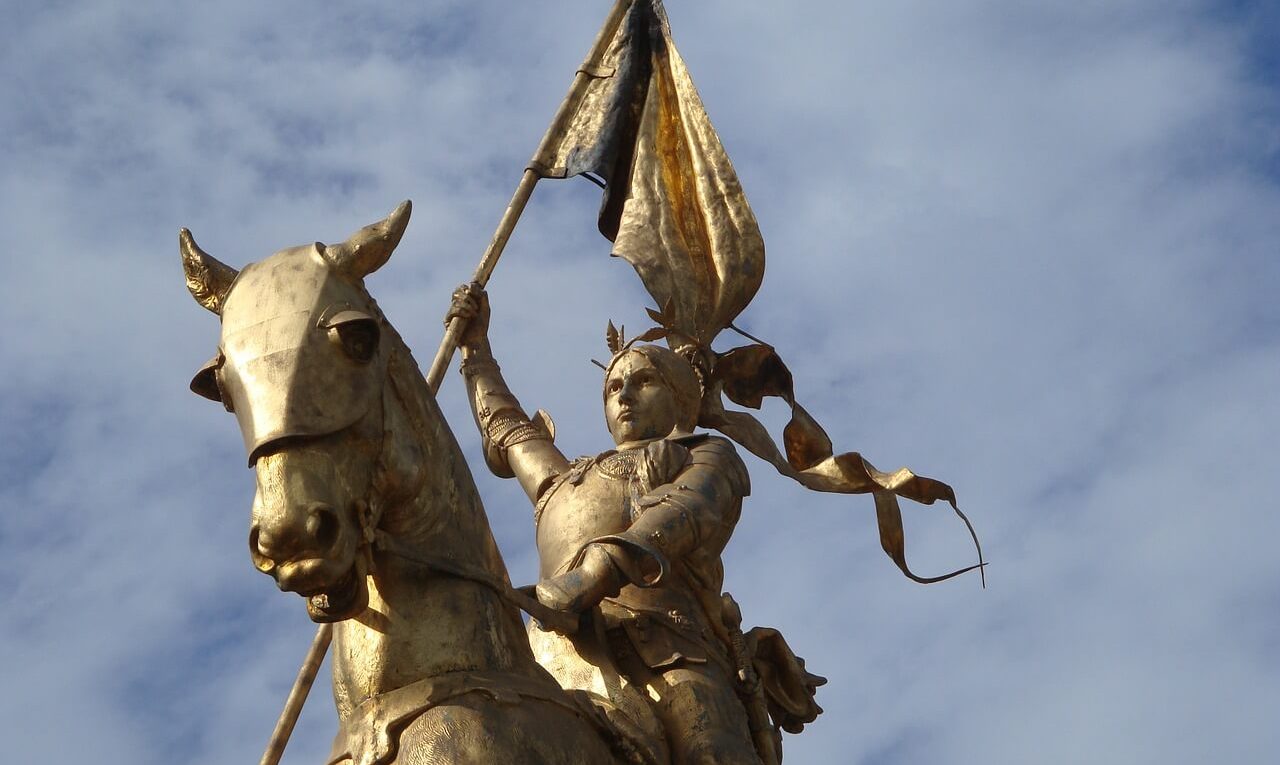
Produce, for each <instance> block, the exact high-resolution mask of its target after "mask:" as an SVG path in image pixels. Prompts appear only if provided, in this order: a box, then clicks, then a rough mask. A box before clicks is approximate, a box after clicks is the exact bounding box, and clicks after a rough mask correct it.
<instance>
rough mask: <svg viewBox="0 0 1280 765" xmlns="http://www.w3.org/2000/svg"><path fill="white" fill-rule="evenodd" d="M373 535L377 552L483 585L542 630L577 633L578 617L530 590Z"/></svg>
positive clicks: (384, 534)
mask: <svg viewBox="0 0 1280 765" xmlns="http://www.w3.org/2000/svg"><path fill="white" fill-rule="evenodd" d="M375 535H376V539H375V542H374V544H375V545H376V546H377V548H378V549H380V550H382V551H383V552H385V553H387V554H389V555H394V556H396V557H397V558H401V559H403V560H406V561H409V562H410V563H415V564H417V565H419V566H421V567H422V568H424V569H426V570H428V571H430V572H432V573H435V574H443V575H445V576H450V577H453V578H455V579H463V580H466V581H468V582H474V583H476V584H479V585H482V586H484V587H486V588H488V589H490V590H492V591H493V592H495V593H497V595H498V596H499V597H500V598H502V599H503V600H505V601H506V602H507V603H508V604H510V605H512V606H515V607H516V608H518V609H520V610H521V611H524V612H525V613H527V614H529V616H532V617H533V618H534V619H536V620H537V621H538V622H539V623H540V624H541V625H542V626H543V627H546V628H550V629H552V630H555V631H556V632H559V633H560V634H562V635H573V634H575V633H576V632H577V631H578V622H579V619H578V616H577V614H571V613H567V612H565V611H557V610H556V609H554V608H551V607H549V606H545V605H543V604H542V603H540V602H538V599H537V598H536V597H534V596H533V595H532V594H531V593H530V590H532V588H531V587H529V588H520V589H517V588H515V587H512V586H511V585H509V584H507V583H506V582H503V581H500V580H498V579H497V578H496V577H495V576H493V575H492V574H490V573H489V572H487V571H484V570H481V569H478V568H473V567H471V566H467V565H464V564H460V563H457V562H456V561H445V560H440V559H439V558H433V557H430V556H427V555H424V554H422V553H421V552H419V551H417V550H409V549H408V548H407V547H406V546H405V545H404V544H402V543H401V542H400V540H398V539H396V538H395V537H393V536H391V535H390V534H388V533H387V532H385V531H382V530H381V529H379V530H378V531H376V532H375Z"/></svg>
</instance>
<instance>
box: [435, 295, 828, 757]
mask: <svg viewBox="0 0 1280 765" xmlns="http://www.w3.org/2000/svg"><path fill="white" fill-rule="evenodd" d="M449 316H450V318H452V317H453V316H462V317H465V318H466V319H468V324H467V330H466V332H465V334H464V335H463V336H462V338H461V344H460V348H461V350H462V364H461V371H462V375H463V377H464V378H465V380H466V385H467V393H468V400H469V401H470V402H471V408H472V412H473V414H474V415H475V419H476V423H477V425H478V427H479V430H480V436H481V440H482V443H483V446H484V454H485V458H486V461H487V463H488V465H489V468H490V469H491V470H492V471H493V472H494V473H495V474H497V475H499V476H501V477H508V478H509V477H515V478H516V479H517V480H518V481H519V482H520V485H521V486H522V487H523V489H524V491H525V493H526V494H527V495H528V497H529V500H530V501H531V503H532V504H533V507H534V512H533V518H534V526H535V535H536V539H537V545H538V552H539V558H540V562H541V571H540V574H539V576H540V582H539V583H538V585H537V596H538V600H539V601H541V602H542V603H543V604H545V605H548V606H550V607H552V608H556V609H559V610H563V611H567V612H571V613H575V614H583V615H586V616H588V617H590V618H589V619H588V622H589V623H590V625H591V626H590V628H588V629H580V630H578V631H576V632H575V633H574V634H570V635H564V634H559V633H556V632H554V631H550V630H545V629H542V628H541V627H539V626H538V625H537V624H536V623H534V624H532V625H531V626H530V641H531V643H532V644H533V646H534V652H535V654H536V655H537V656H538V658H539V661H541V662H542V664H543V666H546V667H547V668H548V669H550V670H551V672H552V674H554V675H555V676H556V679H557V680H559V682H560V684H561V685H562V686H564V687H565V688H568V689H577V690H584V691H591V692H593V693H597V694H600V695H604V696H607V697H608V698H609V699H610V700H611V701H612V702H613V703H614V704H616V705H618V706H619V707H621V708H623V709H627V710H629V711H631V713H632V715H633V716H634V717H635V718H636V719H641V720H643V719H646V718H647V717H648V715H646V714H645V710H644V709H643V707H644V706H645V705H646V702H648V706H650V707H651V708H652V710H653V713H654V714H655V715H656V717H657V719H658V721H659V722H660V723H661V728H660V729H655V730H652V735H653V737H654V738H655V739H659V740H665V742H666V743H667V745H668V746H669V748H670V754H671V761H672V762H673V763H676V764H677V765H701V764H702V763H744V764H749V763H760V762H761V759H760V758H761V756H766V757H767V758H768V759H769V761H771V762H772V761H776V759H777V758H778V757H779V756H780V748H781V742H780V740H776V739H775V737H774V729H773V728H772V726H766V725H765V724H764V723H765V722H766V721H765V720H763V719H758V720H756V721H755V722H756V725H754V726H753V724H752V721H751V720H750V719H749V717H748V708H749V707H750V706H751V705H752V704H753V703H754V702H756V701H757V699H756V694H757V691H758V690H759V689H758V688H757V687H755V685H752V686H750V687H747V686H745V685H744V682H743V681H744V680H745V679H746V678H747V677H754V670H753V669H750V667H751V662H752V657H750V656H746V655H744V653H743V652H744V645H743V636H742V633H741V632H740V616H739V617H738V618H737V620H735V619H733V618H731V616H732V615H734V614H736V610H734V609H733V608H732V607H731V608H730V609H729V610H726V602H725V596H724V595H723V593H722V592H721V588H722V586H723V583H724V568H723V563H722V562H721V553H722V552H723V550H724V548H725V545H726V544H727V543H728V541H729V537H730V535H731V534H732V533H733V529H734V526H735V525H736V524H737V522H738V517H739V515H740V514H741V512H742V501H743V498H744V497H746V496H747V494H748V493H749V492H750V479H749V476H748V473H747V468H746V466H745V465H744V464H743V462H742V460H741V458H740V457H739V456H738V454H737V451H736V450H735V448H734V446H733V444H732V442H730V441H729V440H728V439H727V438H724V437H722V436H718V435H711V434H706V433H697V432H695V428H696V426H697V424H698V416H699V412H700V410H701V407H702V399H703V394H704V389H705V386H704V382H703V379H704V375H705V373H703V372H700V371H699V370H697V369H696V368H695V365H694V364H693V363H691V361H690V357H689V356H686V355H681V354H680V353H677V352H676V351H673V350H671V349H669V348H666V347H663V346H660V345H652V344H645V343H626V342H624V341H623V340H622V338H618V337H617V336H616V335H615V336H613V340H614V342H613V347H612V348H611V350H612V351H613V356H612V359H611V360H610V362H609V364H607V365H606V367H605V375H604V385H603V405H604V415H605V423H606V425H607V426H608V430H609V433H610V435H611V436H612V437H613V442H614V448H612V449H609V450H608V451H605V452H602V453H601V454H598V455H595V456H590V457H580V458H578V459H575V460H572V461H570V460H569V459H567V458H566V457H565V456H564V454H562V453H561V452H560V450H559V449H558V448H557V447H556V446H555V444H554V442H553V438H552V435H553V433H554V428H553V427H551V426H550V425H549V422H550V419H549V418H548V417H547V415H546V414H545V413H542V412H539V413H537V414H536V415H535V416H533V417H530V416H528V415H527V414H526V413H525V411H524V410H523V409H522V408H521V406H520V404H519V402H518V401H517V400H516V398H515V397H514V396H513V395H512V394H511V392H510V390H509V389H508V388H507V385H506V383H505V382H504V380H503V377H502V374H501V372H500V369H499V366H498V364H497V362H496V361H495V360H494V358H493V354H492V351H491V348H490V344H489V339H488V335H487V333H488V325H489V310H488V301H487V297H486V296H485V294H484V293H483V292H481V291H479V290H478V289H477V288H475V287H463V288H460V289H459V290H458V291H457V292H456V293H455V302H454V307H453V309H452V310H451V312H450V315H449ZM777 639H780V638H777ZM784 645H785V644H784ZM735 648H736V649H737V650H735ZM772 669H773V672H771V673H770V676H771V677H777V676H779V675H784V676H786V677H787V679H788V680H790V682H791V683H792V685H794V686H798V687H801V688H805V689H806V691H807V693H806V694H803V695H805V696H806V697H805V698H804V699H803V704H802V706H801V708H800V709H798V710H795V713H794V714H793V715H792V717H791V718H790V719H788V720H787V722H788V724H789V725H791V726H793V727H799V726H801V725H803V724H804V723H807V722H811V721H812V720H813V719H814V717H816V715H817V713H818V711H820V710H819V709H818V708H817V706H816V705H815V704H813V703H812V701H811V695H812V690H813V688H815V687H816V686H817V685H819V684H821V682H823V680H822V679H821V678H819V677H818V676H816V675H812V674H809V673H807V672H805V671H804V669H803V663H802V662H798V661H793V662H790V663H789V664H786V665H784V666H781V667H776V666H775V667H772ZM740 670H741V671H743V673H744V674H743V677H742V678H740V677H739V672H740ZM775 696H776V694H775ZM758 701H760V702H764V697H763V696H762V695H761V696H760V697H759V699H758ZM753 728H754V730H753ZM758 746H760V747H764V748H766V749H767V753H760V752H757V747H758Z"/></svg>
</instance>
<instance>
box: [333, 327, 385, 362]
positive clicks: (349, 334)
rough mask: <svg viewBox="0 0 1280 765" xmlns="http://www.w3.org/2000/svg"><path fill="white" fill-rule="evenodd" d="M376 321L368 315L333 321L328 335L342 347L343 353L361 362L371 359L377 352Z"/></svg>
mask: <svg viewBox="0 0 1280 765" xmlns="http://www.w3.org/2000/svg"><path fill="white" fill-rule="evenodd" d="M378 334H379V332H378V323H377V322H376V321H374V320H373V319H370V318H368V317H363V318H358V319H351V320H349V321H344V322H341V323H335V324H334V325H333V326H331V327H329V337H330V338H331V339H333V341H334V342H336V343H337V344H338V345H340V346H341V347H342V351H343V353H346V354H347V356H349V357H351V358H352V359H353V360H355V361H358V362H360V363H361V364H367V363H369V362H370V361H373V357H374V356H375V355H377V353H378Z"/></svg>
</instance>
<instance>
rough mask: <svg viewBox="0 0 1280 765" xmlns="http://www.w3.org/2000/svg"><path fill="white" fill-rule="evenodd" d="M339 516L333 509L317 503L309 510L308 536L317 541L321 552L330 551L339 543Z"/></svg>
mask: <svg viewBox="0 0 1280 765" xmlns="http://www.w3.org/2000/svg"><path fill="white" fill-rule="evenodd" d="M338 530H339V528H338V515H337V513H335V512H334V511H333V508H332V507H329V506H328V505H326V504H324V503H323V502H316V503H315V504H313V505H311V507H310V508H308V509H307V534H308V535H310V537H311V538H312V539H313V540H315V543H316V545H317V547H318V549H319V550H320V551H324V550H328V549H329V548H331V547H333V546H334V544H336V543H337V541H338Z"/></svg>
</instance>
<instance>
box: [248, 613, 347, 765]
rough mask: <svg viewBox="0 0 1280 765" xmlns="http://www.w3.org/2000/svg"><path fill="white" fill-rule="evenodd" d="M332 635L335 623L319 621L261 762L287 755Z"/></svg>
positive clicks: (274, 763) (269, 764)
mask: <svg viewBox="0 0 1280 765" xmlns="http://www.w3.org/2000/svg"><path fill="white" fill-rule="evenodd" d="M332 639H333V625H332V624H322V625H320V629H318V630H316V638H315V640H313V641H311V649H310V650H309V651H307V658H305V659H303V661H302V668H301V669H299V670H298V678H297V679H296V680H294V681H293V689H292V690H290V691H289V698H288V700H286V701H285V702H284V711H282V712H281V713H280V719H279V720H276V729H275V730H274V731H272V732H271V740H270V741H269V742H268V743H267V751H266V752H264V753H263V755H262V760H261V761H260V762H259V763H258V765H279V763H280V758H281V757H283V756H284V747H285V745H286V744H288V743H289V736H290V735H292V734H293V726H295V725H297V724H298V715H300V714H302V705H303V703H305V702H306V700H307V693H309V692H310V691H311V684H312V683H314V682H315V680H316V673H318V672H319V671H320V665H321V664H322V663H323V662H324V654H325V652H326V651H328V650H329V642H330V641H331V640H332Z"/></svg>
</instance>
